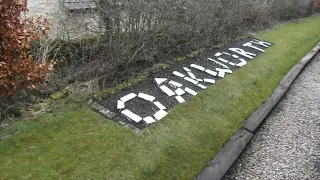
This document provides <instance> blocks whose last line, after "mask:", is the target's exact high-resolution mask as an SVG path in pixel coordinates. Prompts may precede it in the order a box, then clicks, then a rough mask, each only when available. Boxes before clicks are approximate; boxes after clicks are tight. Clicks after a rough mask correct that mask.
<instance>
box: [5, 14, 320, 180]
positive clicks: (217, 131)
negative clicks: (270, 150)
mask: <svg viewBox="0 0 320 180" xmlns="http://www.w3.org/2000/svg"><path fill="white" fill-rule="evenodd" d="M319 22H320V15H317V16H313V17H310V18H306V19H304V20H302V21H300V22H297V23H287V24H283V25H280V26H278V27H276V28H273V29H270V30H268V31H265V32H262V33H259V34H258V35H257V38H259V39H263V40H266V41H270V42H273V43H275V45H274V46H272V47H270V48H269V49H268V50H267V51H266V53H264V54H262V55H260V56H259V57H257V58H256V59H255V60H253V61H251V62H250V63H249V64H248V65H247V66H245V67H243V68H241V69H239V70H237V71H235V72H234V73H233V74H232V75H229V76H227V77H226V78H225V79H224V80H221V81H219V82H217V83H216V84H215V85H214V86H211V87H209V88H208V89H207V90H205V91H203V92H201V93H199V95H197V96H196V97H194V98H193V99H192V101H188V102H186V103H184V104H182V105H179V106H177V107H175V108H174V109H173V110H172V111H171V112H170V113H169V115H168V116H167V117H166V118H164V119H163V120H161V121H160V122H158V123H157V124H155V125H154V126H152V127H150V128H148V129H147V130H145V131H144V132H143V133H142V134H137V133H135V132H134V131H132V130H130V129H126V128H123V127H120V126H118V125H117V124H115V123H113V122H111V121H108V120H105V119H104V118H103V117H101V116H100V115H98V114H96V113H95V112H93V111H92V110H91V109H90V108H89V107H87V106H86V105H82V106H80V107H79V104H72V103H63V102H60V103H57V106H56V107H55V108H56V110H55V111H54V112H53V113H47V114H44V115H42V116H41V117H39V118H38V119H37V120H36V121H30V122H26V121H18V122H10V125H9V126H8V127H7V128H6V129H5V130H4V131H2V132H1V140H0V159H1V161H0V167H1V168H0V177H1V178H3V179H31V178H32V179H148V180H149V179H193V178H194V177H195V176H196V175H197V174H198V173H199V172H200V171H201V169H202V168H203V167H204V166H205V165H206V164H207V163H208V162H209V160H210V159H211V158H212V157H213V156H214V155H215V154H216V153H217V152H218V151H219V150H220V148H221V147H222V146H223V145H224V144H225V143H226V142H227V141H228V139H229V138H230V136H232V134H233V133H234V132H236V131H237V129H238V128H239V127H241V126H242V123H243V121H244V120H245V119H246V118H248V117H249V116H250V115H251V114H252V112H254V110H255V109H257V108H258V107H259V106H260V105H261V104H262V103H263V102H264V101H266V100H267V99H268V97H269V96H270V95H271V94H272V93H273V91H274V89H275V88H276V87H277V85H278V84H279V82H280V80H281V79H282V78H283V77H284V75H285V74H286V73H287V72H288V71H289V70H290V69H291V68H292V67H293V66H294V65H295V64H296V63H297V62H298V61H299V60H300V59H301V58H302V57H303V56H304V55H305V54H306V53H307V52H308V51H309V50H310V49H312V47H314V46H315V45H316V44H317V43H318V42H319V41H320V31H319V29H320V23H319ZM80 105H81V104H80ZM191 112H192V113H191Z"/></svg>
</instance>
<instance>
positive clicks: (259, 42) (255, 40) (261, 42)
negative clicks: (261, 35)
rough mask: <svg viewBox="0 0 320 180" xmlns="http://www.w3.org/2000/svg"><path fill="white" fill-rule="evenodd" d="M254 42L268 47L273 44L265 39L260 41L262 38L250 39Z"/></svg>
mask: <svg viewBox="0 0 320 180" xmlns="http://www.w3.org/2000/svg"><path fill="white" fill-rule="evenodd" d="M250 42H252V43H254V44H258V45H260V46H263V47H266V48H268V47H269V46H271V45H272V44H270V43H268V42H265V41H260V40H257V39H254V40H253V41H250Z"/></svg>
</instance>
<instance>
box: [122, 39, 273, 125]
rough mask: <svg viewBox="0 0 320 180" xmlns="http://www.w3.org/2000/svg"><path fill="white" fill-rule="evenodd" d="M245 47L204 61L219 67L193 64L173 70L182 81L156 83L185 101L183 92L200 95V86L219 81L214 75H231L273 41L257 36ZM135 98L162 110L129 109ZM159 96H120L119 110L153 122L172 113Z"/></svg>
mask: <svg viewBox="0 0 320 180" xmlns="http://www.w3.org/2000/svg"><path fill="white" fill-rule="evenodd" d="M242 46H243V47H246V49H247V50H244V49H243V48H229V49H228V52H217V53H215V55H214V56H213V57H210V58H207V59H204V61H209V62H212V63H214V64H216V68H215V69H208V68H206V67H203V66H200V65H197V64H190V65H189V67H183V69H182V70H180V71H173V72H172V76H173V77H175V79H177V78H178V79H179V81H178V82H177V80H176V81H174V80H172V79H170V78H163V77H157V78H155V79H154V82H155V84H154V85H155V86H157V87H158V88H159V89H160V90H161V91H162V92H163V93H164V94H165V95H166V96H168V97H170V98H173V99H174V100H175V101H177V102H178V104H179V103H180V104H181V103H184V102H186V100H185V99H184V98H183V97H182V95H184V94H186V93H188V94H190V95H192V96H196V95H197V93H198V91H197V90H196V89H200V90H204V89H206V88H207V87H208V86H210V85H213V84H215V82H216V80H215V79H214V78H217V77H218V78H220V79H221V78H224V77H225V76H226V75H227V74H232V72H233V71H232V70H231V69H234V68H231V67H239V68H241V67H243V66H245V65H246V64H247V60H245V59H249V60H252V59H254V58H255V57H256V56H257V54H255V53H253V51H255V52H257V51H258V52H261V53H264V52H265V49H266V48H268V47H270V46H271V44H270V43H269V42H265V41H261V40H257V39H253V40H250V41H249V42H246V43H244V44H242ZM248 49H251V50H252V51H251V52H250V51H248ZM226 57H228V58H226ZM195 71H199V72H201V73H203V74H206V77H208V75H210V77H212V78H204V77H200V76H199V75H198V76H196V75H195V73H194V72H195ZM197 74H199V73H197ZM183 81H187V82H188V84H189V86H185V85H183V83H182V82H183ZM134 98H140V99H142V100H144V101H148V102H150V103H153V104H154V105H155V107H157V109H158V110H157V112H156V113H153V114H149V115H147V116H143V117H142V116H141V115H139V114H136V113H134V112H132V111H131V110H130V109H128V108H126V102H128V101H130V100H132V99H134ZM156 99H157V97H155V96H153V95H152V94H145V93H137V94H135V93H129V94H127V95H125V96H123V97H121V98H120V99H118V101H117V109H118V110H119V112H120V113H121V114H122V115H123V116H124V117H126V118H127V119H128V120H129V121H131V122H135V123H141V121H143V122H144V123H145V124H152V123H155V122H157V121H159V120H161V119H162V118H164V117H165V116H166V115H167V114H168V112H167V110H168V108H167V107H166V106H165V105H163V104H162V103H161V102H160V101H159V100H156Z"/></svg>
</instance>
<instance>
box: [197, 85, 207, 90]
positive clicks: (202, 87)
mask: <svg viewBox="0 0 320 180" xmlns="http://www.w3.org/2000/svg"><path fill="white" fill-rule="evenodd" d="M197 86H198V87H200V88H201V89H207V87H206V86H204V85H202V84H198V85H197Z"/></svg>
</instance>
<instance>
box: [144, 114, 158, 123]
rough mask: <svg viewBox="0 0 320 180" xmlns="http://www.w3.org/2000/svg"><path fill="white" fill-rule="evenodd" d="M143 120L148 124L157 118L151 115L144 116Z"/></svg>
mask: <svg viewBox="0 0 320 180" xmlns="http://www.w3.org/2000/svg"><path fill="white" fill-rule="evenodd" d="M143 121H144V122H146V123H147V124H152V123H154V122H156V120H154V119H153V117H151V116H148V117H145V118H143Z"/></svg>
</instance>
